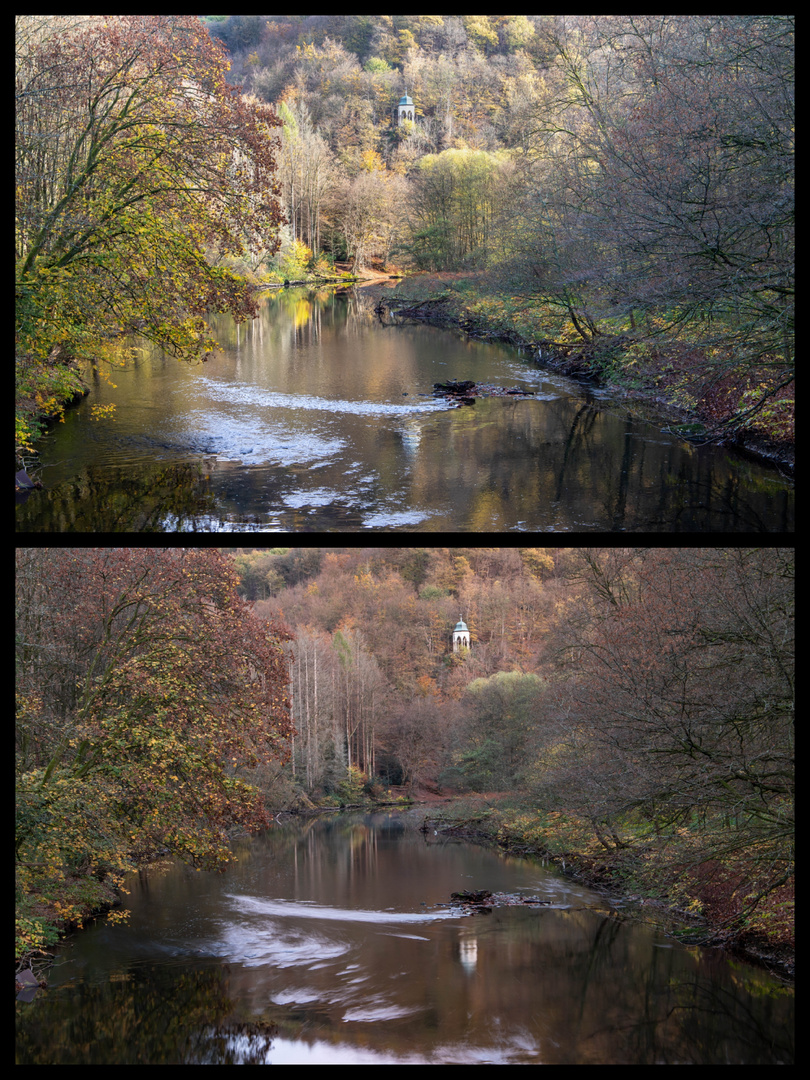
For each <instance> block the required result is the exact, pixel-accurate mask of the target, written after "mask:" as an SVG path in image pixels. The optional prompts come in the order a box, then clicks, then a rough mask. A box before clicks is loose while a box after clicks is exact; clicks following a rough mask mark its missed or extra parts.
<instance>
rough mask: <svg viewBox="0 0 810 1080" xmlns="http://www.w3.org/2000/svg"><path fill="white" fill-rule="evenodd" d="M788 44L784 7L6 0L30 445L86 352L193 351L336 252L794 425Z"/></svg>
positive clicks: (717, 426) (631, 372)
mask: <svg viewBox="0 0 810 1080" xmlns="http://www.w3.org/2000/svg"><path fill="white" fill-rule="evenodd" d="M794 49H795V45H794V29H793V17H792V16H780V15H694V16H652V15H648V16H555V15H542V16H539V15H538V16H534V15H511V16H510V15H507V16H496V15H469V16H466V15H465V16H456V15H422V16H418V15H417V16H408V15H402V16H391V15H380V16H366V15H321V16H306V15H301V16H272V15H270V16H210V17H197V16H110V17H109V18H105V17H97V16H18V17H17V40H16V102H17V129H16V135H17V138H16V144H15V155H16V188H15V198H16V229H15V245H16V261H17V274H16V307H17V361H18V363H17V368H18V390H17V403H18V435H17V438H18V447H20V448H22V449H24V448H30V446H31V444H32V440H33V439H34V437H35V436H36V434H37V433H38V431H39V429H38V427H37V417H38V416H39V415H41V414H42V413H46V414H58V412H59V410H60V408H61V405H62V403H63V402H64V400H65V399H69V398H70V396H71V395H72V394H74V393H76V392H79V391H80V390H81V383H80V382H79V380H78V379H77V376H76V373H75V372H74V371H72V370H71V367H70V364H71V362H72V361H73V360H75V359H88V360H91V361H92V362H93V363H96V364H101V365H102V369H103V370H107V369H108V368H110V367H113V368H114V367H115V365H116V363H120V362H121V360H122V358H123V357H124V356H125V355H126V349H127V347H128V346H127V335H128V334H131V333H132V332H133V331H138V332H139V333H140V334H141V335H144V336H146V337H147V338H149V339H150V340H152V341H154V342H155V343H156V344H158V345H160V347H161V348H164V349H166V350H167V351H169V352H170V353H172V354H174V355H177V356H178V357H180V358H183V359H191V360H195V359H200V358H202V357H203V356H204V355H205V354H206V351H207V350H210V349H211V348H212V347H215V346H214V345H213V342H212V339H211V336H210V334H209V333H208V332H207V326H206V324H205V315H206V313H208V312H211V311H222V312H228V313H230V314H231V315H233V316H234V317H235V318H236V319H238V320H244V319H248V318H251V317H252V316H253V315H254V314H255V310H256V308H255V299H254V291H255V286H256V284H257V283H258V282H263V283H270V282H272V283H277V284H281V283H283V282H285V281H291V280H292V281H295V280H299V279H302V278H309V279H310V280H323V278H324V277H325V276H327V277H328V276H331V277H334V275H335V273H336V268H335V261H336V260H337V261H338V263H339V264H340V266H341V267H342V268H343V267H344V266H345V264H349V266H350V267H351V269H352V270H353V271H354V272H355V273H356V272H358V271H359V270H360V269H361V268H362V267H364V266H368V265H372V264H373V265H374V266H375V267H376V268H377V269H381V268H384V267H386V266H389V267H391V266H394V267H395V268H397V269H399V270H403V271H406V272H408V271H414V270H420V271H431V272H440V273H442V274H444V275H445V278H444V279H443V281H442V288H443V289H444V294H443V295H444V296H445V298H448V297H450V296H451V294H452V297H453V298H455V300H456V301H457V302H459V303H460V304H461V305H462V306H463V307H464V308H465V310H466V311H467V312H468V314H469V315H470V316H471V318H472V319H473V320H480V321H481V322H482V323H483V324H484V325H485V326H486V327H487V328H490V329H493V330H495V331H500V332H505V333H509V334H511V335H513V336H514V335H517V336H518V337H519V338H520V339H521V340H524V341H529V342H533V343H542V344H543V347H544V348H545V349H546V352H547V350H548V348H551V349H552V350H556V352H557V354H562V355H563V356H566V357H567V356H568V355H570V354H571V351H572V350H578V351H579V352H580V353H582V355H583V356H584V357H585V359H586V369H587V370H588V371H589V372H591V373H596V374H600V375H603V376H606V377H611V378H612V379H613V380H614V381H619V382H622V383H623V384H624V385H626V386H628V387H631V388H632V389H634V390H638V391H639V392H643V393H646V394H648V395H649V394H651V395H653V396H665V397H666V398H667V399H668V400H670V401H672V402H674V403H675V404H677V405H678V406H679V407H682V408H684V409H687V410H696V411H697V413H698V414H699V416H700V418H701V420H702V421H703V423H704V427H705V433H704V434H705V437H710V438H721V437H726V436H728V435H730V434H731V435H734V434H735V433H739V432H740V431H742V430H744V429H747V428H751V427H756V426H757V425H759V429H761V431H762V432H764V433H765V434H766V435H767V436H768V437H769V438H770V439H772V440H776V441H782V442H784V441H789V440H791V439H792V435H793V391H792V384H793V374H794V338H793V331H794V303H793V292H794V286H793V263H794V239H793V235H794V234H793V220H794V211H793V207H794V166H793V156H794V119H793V117H794V56H795V52H794ZM406 95H407V98H408V100H410V101H412V108H411V107H409V115H410V113H411V112H412V113H413V119H406V120H404V121H403V122H401V123H399V122H398V117H397V103H398V102H399V101H400V99H401V98H403V97H405V96H406ZM448 275H449V276H448Z"/></svg>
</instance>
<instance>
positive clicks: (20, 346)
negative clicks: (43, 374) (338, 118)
mask: <svg viewBox="0 0 810 1080" xmlns="http://www.w3.org/2000/svg"><path fill="white" fill-rule="evenodd" d="M17 31H18V55H17V140H16V175H17V187H16V237H15V239H16V257H17V282H16V293H17V350H18V356H19V357H20V358H21V360H23V361H25V363H27V364H28V365H29V366H30V364H31V363H32V362H39V363H41V364H42V363H44V362H46V360H47V358H48V357H51V358H52V359H54V358H55V357H56V356H58V355H60V354H61V355H70V356H74V357H85V358H88V359H92V360H93V361H98V360H100V359H103V358H104V357H105V356H110V355H111V354H110V348H109V346H110V343H111V342H113V341H115V340H116V339H118V338H119V337H120V336H121V335H123V334H125V333H127V332H132V331H134V330H137V331H138V332H139V333H141V334H142V335H144V336H145V337H147V338H149V339H150V340H152V341H153V342H155V343H156V344H157V345H159V346H160V347H161V348H163V349H166V350H167V351H169V352H171V353H173V354H174V355H177V356H178V357H182V358H195V357H199V356H201V355H202V354H203V353H204V352H205V351H206V350H207V349H210V348H212V347H215V346H214V345H213V343H212V340H211V335H210V333H209V332H208V328H207V326H206V324H205V321H204V318H203V316H204V314H205V312H206V311H210V310H214V311H228V312H230V313H231V314H233V315H234V316H235V317H236V318H238V319H244V318H247V317H249V316H250V315H251V314H252V313H253V312H254V310H255V307H254V301H253V298H252V295H251V291H250V288H249V284H248V282H247V281H246V280H245V278H244V275H243V274H240V273H238V272H236V271H237V270H238V269H239V268H240V267H241V266H242V265H243V264H242V263H240V262H237V261H236V260H238V259H240V258H241V257H243V256H246V255H247V256H248V257H253V258H254V259H257V258H260V257H263V256H264V255H265V254H267V253H268V252H272V251H273V250H274V248H275V245H276V242H277V228H278V224H279V221H280V208H279V204H278V201H277V199H276V194H277V189H276V181H275V167H276V163H275V143H276V140H275V137H274V130H275V127H276V126H277V125H278V123H279V121H278V119H277V117H276V114H275V111H274V109H273V108H272V107H270V106H268V105H265V104H260V103H259V102H252V103H250V102H247V101H246V100H244V99H243V98H242V97H241V95H240V94H239V93H238V91H236V90H235V89H234V88H233V87H232V86H230V85H228V84H227V83H226V81H225V76H226V73H227V70H228V62H227V61H226V59H225V56H224V53H223V51H222V49H221V48H220V47H219V46H218V45H217V44H215V43H214V42H213V41H212V40H211V38H210V37H209V35H208V33H207V31H206V30H205V28H204V26H203V25H202V24H201V23H200V21H199V19H197V18H196V17H193V16H162V15H155V16H110V17H109V19H106V20H105V19H103V18H101V17H90V18H85V19H81V20H79V21H78V23H77V22H76V21H74V20H66V19H64V18H58V17H50V16H19V17H18V26H17ZM54 350H56V353H54ZM25 370H27V369H25ZM40 404H44V403H43V402H40Z"/></svg>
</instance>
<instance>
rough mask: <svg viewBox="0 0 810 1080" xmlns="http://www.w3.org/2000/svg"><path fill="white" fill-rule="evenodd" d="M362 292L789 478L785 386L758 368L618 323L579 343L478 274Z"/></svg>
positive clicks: (553, 313) (552, 318)
mask: <svg viewBox="0 0 810 1080" xmlns="http://www.w3.org/2000/svg"><path fill="white" fill-rule="evenodd" d="M368 290H370V291H372V294H373V295H374V297H375V299H376V300H377V302H378V305H379V311H380V315H381V317H386V316H387V315H388V314H389V313H393V314H394V315H395V316H396V317H397V318H412V319H415V320H420V321H425V322H432V323H436V324H438V325H441V326H456V327H458V328H459V330H461V331H463V332H464V333H465V334H468V335H470V336H472V337H476V338H479V339H491V340H501V341H506V342H508V343H509V344H511V345H515V346H516V347H518V348H520V349H526V350H528V351H530V352H531V354H532V356H533V357H534V358H535V359H536V360H537V361H538V362H540V363H543V364H545V365H546V366H547V367H549V368H550V369H552V370H554V371H558V372H560V373H561V374H563V375H567V376H569V377H571V378H574V379H577V380H579V381H582V382H587V383H590V384H592V385H598V386H603V387H605V388H608V389H610V390H611V391H613V392H615V394H616V396H617V398H618V399H619V401H620V402H621V401H624V402H626V403H627V407H628V409H629V410H631V411H633V412H634V413H636V414H637V413H638V412H639V411H640V410H641V411H644V412H647V413H648V414H649V415H650V416H651V417H653V416H654V417H655V419H656V420H658V421H659V422H661V423H662V424H663V425H664V427H665V430H668V431H670V432H672V433H674V434H676V435H678V436H680V437H681V438H683V439H684V440H686V441H689V442H696V443H701V442H715V443H718V444H720V445H726V446H729V447H731V448H732V449H734V450H735V451H737V452H738V453H740V454H743V455H744V456H747V457H750V458H752V459H754V460H757V461H761V462H763V463H765V464H768V465H770V466H772V467H774V468H776V469H778V470H780V471H781V472H782V473H783V474H785V475H788V476H791V477H792V476H793V475H794V470H795V445H794V398H793V389H794V388H793V381H792V379H790V380H789V381H785V380H784V379H782V380H781V383H777V382H775V381H774V380H775V379H776V378H777V376H776V375H774V373H773V372H771V371H769V370H768V369H767V368H766V367H764V366H763V367H762V368H756V369H750V370H745V371H741V370H740V369H739V367H735V366H734V364H733V363H732V362H731V360H730V358H728V357H723V356H719V355H717V356H713V357H709V356H707V354H706V352H705V351H702V350H700V349H698V348H694V347H690V346H689V344H688V343H686V342H681V343H678V344H675V343H673V342H669V343H667V344H665V345H662V344H660V343H658V339H657V338H656V336H655V333H654V332H650V333H647V332H645V331H642V330H641V329H638V328H637V329H635V330H634V329H630V328H627V327H624V326H622V325H619V324H616V325H615V326H610V325H609V324H607V323H605V324H604V325H605V329H604V330H602V331H596V332H594V333H593V334H590V335H588V334H586V335H585V336H583V335H582V333H581V331H582V327H580V328H579V330H578V329H577V327H576V326H575V325H574V324H573V323H572V322H571V320H570V319H567V318H563V317H562V316H561V314H560V312H559V310H552V309H550V308H549V306H548V305H543V304H541V303H539V302H534V301H531V300H530V299H529V298H527V297H525V296H518V297H516V296H512V295H508V294H507V293H505V292H503V291H501V290H500V289H499V286H498V283H497V282H494V281H493V280H492V279H491V278H490V277H488V276H487V275H486V274H484V273H473V272H469V273H422V274H414V275H411V276H409V277H407V278H405V279H404V280H402V281H399V282H397V283H396V286H395V287H394V288H392V287H391V286H390V285H382V284H380V285H374V284H372V285H370V286H369V287H368V289H367V291H368ZM457 378H459V379H463V378H465V374H464V372H458V373H457ZM766 391H767V393H768V394H769V395H770V396H765V393H766Z"/></svg>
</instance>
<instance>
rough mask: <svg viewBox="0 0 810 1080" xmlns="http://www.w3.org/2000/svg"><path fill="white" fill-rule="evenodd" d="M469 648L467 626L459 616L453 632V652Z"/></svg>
mask: <svg viewBox="0 0 810 1080" xmlns="http://www.w3.org/2000/svg"><path fill="white" fill-rule="evenodd" d="M469 647H470V631H469V630H468V629H467V624H466V623H465V622H464V620H463V619H462V617H461V616H460V615H459V617H458V622H457V623H456V628H455V630H454V631H453V652H458V651H459V650H460V649H469Z"/></svg>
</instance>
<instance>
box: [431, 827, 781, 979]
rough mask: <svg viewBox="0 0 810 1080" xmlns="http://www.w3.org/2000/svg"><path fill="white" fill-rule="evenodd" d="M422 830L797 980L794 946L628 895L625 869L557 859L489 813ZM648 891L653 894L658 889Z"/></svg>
mask: <svg viewBox="0 0 810 1080" xmlns="http://www.w3.org/2000/svg"><path fill="white" fill-rule="evenodd" d="M418 828H419V829H420V831H422V832H436V833H437V834H439V835H442V836H446V837H448V838H450V837H455V838H457V839H460V840H466V841H469V842H471V843H478V844H482V845H485V846H497V847H499V848H501V849H502V850H504V851H508V852H509V854H510V855H518V856H520V857H523V858H530V859H537V860H539V861H541V862H543V864H544V865H545V864H547V863H552V864H553V865H554V866H555V868H556V869H557V870H559V871H561V872H562V873H564V874H565V875H566V876H567V877H570V878H572V879H573V880H575V881H578V882H580V883H581V884H582V885H586V886H587V887H588V888H590V889H593V890H594V891H596V892H599V893H601V894H602V895H603V896H604V897H605V898H606V899H607V900H608V901H609V902H610V913H611V915H612V916H613V917H615V918H617V919H620V920H623V919H632V920H634V921H638V922H643V923H645V924H647V925H650V926H654V927H655V928H656V929H657V930H659V931H661V932H662V933H665V934H667V935H668V936H670V937H673V938H675V939H676V940H678V941H680V942H682V944H684V945H699V946H701V947H705V948H719V949H723V950H724V951H726V952H730V953H733V954H734V955H736V956H739V957H741V958H742V959H744V960H746V961H748V962H749V963H754V964H758V965H760V966H761V967H764V968H766V969H767V970H768V971H770V972H771V973H772V974H774V975H777V976H779V977H781V978H784V979H788V980H792V979H793V978H794V976H795V948H794V947H793V945H792V944H791V945H788V944H786V943H782V942H773V941H769V940H768V939H767V938H765V937H764V936H762V935H756V934H751V933H748V932H746V931H745V930H744V929H740V928H735V927H729V926H726V925H722V924H719V923H718V922H717V921H715V920H713V919H712V918H711V915H710V914H709V915H697V914H695V913H693V912H690V911H688V910H686V909H684V908H683V907H677V906H674V905H673V904H671V903H668V902H667V901H666V899H664V898H660V899H657V898H655V897H654V896H652V897H651V896H649V895H647V896H641V895H639V894H637V893H634V892H632V891H628V889H627V884H626V882H625V880H624V878H625V871H626V868H625V867H624V866H622V865H620V864H618V863H617V864H616V865H612V864H611V863H610V862H608V861H607V860H598V859H593V858H590V857H588V856H582V855H578V854H577V853H575V852H569V853H567V854H566V855H564V856H563V855H559V854H554V853H552V852H549V851H547V850H542V849H540V848H537V847H535V846H532V845H531V844H529V843H526V842H523V841H521V840H520V839H517V838H515V837H508V836H505V835H504V834H503V831H502V830H501V829H500V828H499V821H498V819H497V817H490V815H489V814H483V815H481V816H480V817H465V818H462V819H457V820H452V819H450V818H445V817H443V816H442V815H441V814H440V813H439V814H436V813H423V814H422V820H421V823H420V824H419V826H418ZM647 891H648V892H652V891H653V886H651V888H650V889H649V890H647ZM536 899H537V898H524V897H521V896H502V895H500V894H497V895H495V894H489V893H488V892H487V891H486V890H480V891H478V892H476V890H474V889H473V890H470V891H469V892H468V893H467V894H465V895H464V896H461V895H459V896H455V895H454V896H453V897H452V898H451V899H450V901H449V903H450V906H457V907H459V908H460V909H463V912H464V913H465V914H475V913H485V912H486V910H487V909H488V908H491V907H496V906H503V905H507V904H509V905H511V904H517V903H520V904H525V903H528V904H529V905H531V906H535V901H536ZM538 906H539V905H538Z"/></svg>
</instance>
